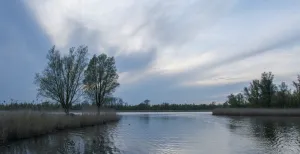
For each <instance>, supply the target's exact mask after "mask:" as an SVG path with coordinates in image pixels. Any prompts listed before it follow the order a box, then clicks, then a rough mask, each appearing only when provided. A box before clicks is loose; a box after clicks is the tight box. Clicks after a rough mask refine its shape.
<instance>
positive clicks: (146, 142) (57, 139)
mask: <svg viewBox="0 0 300 154" xmlns="http://www.w3.org/2000/svg"><path fill="white" fill-rule="evenodd" d="M120 115H122V119H121V120H120V121H119V122H118V123H112V124H107V125H103V126H97V127H89V128H84V129H77V130H72V131H63V132H59V133H56V134H51V135H46V136H43V137H39V138H36V139H27V140H21V141H17V142H14V143H11V144H10V145H7V146H2V147H0V153H31V154H46V153H71V154H77V153H80V154H82V153H124V154H148V153H149V154H164V153H166V154H202V153H203V154H260V153H261V154H279V153H284V154H290V153H295V154H299V153H300V119H299V118H267V117H217V116H212V115H211V113H205V112H204V113H196V112H193V113H190V112H188V113H178V112H173V113H172V112H169V113H120Z"/></svg>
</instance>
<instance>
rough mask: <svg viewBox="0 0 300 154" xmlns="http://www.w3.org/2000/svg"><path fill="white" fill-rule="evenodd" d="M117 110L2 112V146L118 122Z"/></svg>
mask: <svg viewBox="0 0 300 154" xmlns="http://www.w3.org/2000/svg"><path fill="white" fill-rule="evenodd" d="M119 120H120V116H118V115H117V114H116V112H106V113H104V114H101V115H97V114H84V113H82V114H81V115H78V114H75V115H68V116H67V115H64V114H51V113H50V114H49V113H44V112H36V111H31V112H28V111H27V112H21V111H11V112H2V113H1V112H0V146H2V145H5V144H8V143H11V142H14V141H18V140H22V139H28V138H35V137H39V136H43V135H47V134H51V133H56V132H59V131H63V130H70V129H79V128H84V127H90V126H96V125H103V124H106V123H111V122H117V121H119Z"/></svg>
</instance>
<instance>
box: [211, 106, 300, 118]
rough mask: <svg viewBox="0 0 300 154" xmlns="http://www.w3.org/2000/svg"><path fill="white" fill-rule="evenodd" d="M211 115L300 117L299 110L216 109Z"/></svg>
mask: <svg viewBox="0 0 300 154" xmlns="http://www.w3.org/2000/svg"><path fill="white" fill-rule="evenodd" d="M212 115H216V116H279V117H300V109H269V108H217V109H214V110H213V111H212Z"/></svg>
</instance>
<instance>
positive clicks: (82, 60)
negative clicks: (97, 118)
mask: <svg viewBox="0 0 300 154" xmlns="http://www.w3.org/2000/svg"><path fill="white" fill-rule="evenodd" d="M87 52H88V47H87V46H80V47H78V48H77V49H75V47H72V48H70V49H69V53H68V54H67V55H64V56H63V55H61V53H60V51H59V50H56V49H55V46H53V47H52V48H51V49H50V50H49V52H48V55H47V60H48V64H47V66H46V68H45V69H44V71H43V72H42V73H37V74H36V76H35V84H36V85H37V86H38V95H39V96H43V97H46V98H50V99H52V100H54V101H56V102H59V103H60V104H61V106H62V107H63V109H64V111H65V113H66V114H69V110H70V108H71V106H72V104H73V103H74V102H75V101H76V100H77V99H78V96H79V94H80V91H81V90H82V79H83V73H84V69H85V67H86V66H87V58H86V55H87Z"/></svg>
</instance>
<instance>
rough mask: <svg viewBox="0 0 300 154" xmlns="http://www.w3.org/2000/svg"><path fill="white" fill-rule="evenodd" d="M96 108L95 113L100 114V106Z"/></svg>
mask: <svg viewBox="0 0 300 154" xmlns="http://www.w3.org/2000/svg"><path fill="white" fill-rule="evenodd" d="M97 109H98V110H97V114H98V115H100V106H98V108H97Z"/></svg>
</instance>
